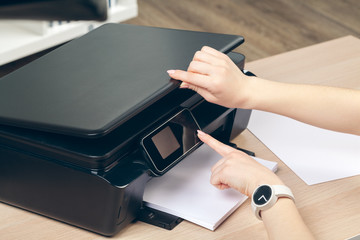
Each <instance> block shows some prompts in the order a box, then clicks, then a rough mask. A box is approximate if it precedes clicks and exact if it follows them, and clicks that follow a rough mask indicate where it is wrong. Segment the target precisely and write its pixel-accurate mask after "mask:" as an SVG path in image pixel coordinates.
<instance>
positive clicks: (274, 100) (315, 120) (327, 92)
mask: <svg viewBox="0 0 360 240" xmlns="http://www.w3.org/2000/svg"><path fill="white" fill-rule="evenodd" d="M251 80H253V81H251V84H250V87H249V91H251V93H250V94H249V95H250V96H251V97H249V100H248V108H252V109H257V110H263V111H267V112H273V113H276V114H280V115H284V116H287V117H290V118H293V119H296V120H298V121H301V122H305V123H308V124H311V125H314V126H317V127H321V128H325V129H330V130H334V131H339V132H345V133H352V134H356V135H360V124H359V123H360V91H358V90H353V89H342V88H335V87H326V86H316V85H301V84H287V83H280V82H274V81H268V80H264V79H260V78H254V79H251Z"/></svg>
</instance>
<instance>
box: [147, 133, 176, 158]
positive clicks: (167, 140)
mask: <svg viewBox="0 0 360 240" xmlns="http://www.w3.org/2000/svg"><path fill="white" fill-rule="evenodd" d="M151 140H152V141H153V142H154V144H155V147H156V148H157V150H158V151H159V153H160V155H161V157H162V158H163V159H165V158H167V157H168V156H169V155H170V154H172V153H173V152H175V151H176V150H177V149H178V148H179V147H180V144H179V142H178V141H177V140H176V137H175V135H174V133H173V132H172V131H171V129H170V127H169V126H167V127H165V128H164V129H163V130H161V131H160V132H159V133H158V134H156V135H155V136H153V137H152V138H151Z"/></svg>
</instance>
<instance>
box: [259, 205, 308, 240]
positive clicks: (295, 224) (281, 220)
mask: <svg viewBox="0 0 360 240" xmlns="http://www.w3.org/2000/svg"><path fill="white" fill-rule="evenodd" d="M261 217H262V219H263V222H264V224H265V227H266V230H267V233H268V236H269V239H276V240H282V239H284V240H288V239H292V240H296V239H299V240H310V239H311V240H313V239H314V237H313V235H312V233H311V232H310V230H309V229H308V227H307V226H306V225H305V223H304V222H303V220H302V218H301V216H300V214H299V212H298V210H297V208H296V206H295V203H294V202H293V201H292V200H291V199H289V198H279V199H278V201H277V203H276V204H275V205H274V206H272V207H271V208H270V209H268V210H265V211H261Z"/></svg>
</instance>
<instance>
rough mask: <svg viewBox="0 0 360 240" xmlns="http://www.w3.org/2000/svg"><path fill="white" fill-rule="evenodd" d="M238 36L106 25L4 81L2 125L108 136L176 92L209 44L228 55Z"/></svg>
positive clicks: (1, 82)
mask: <svg viewBox="0 0 360 240" xmlns="http://www.w3.org/2000/svg"><path fill="white" fill-rule="evenodd" d="M243 41H244V39H243V38H242V37H241V36H235V35H226V34H214V33H205V32H193V31H185V30H174V29H163V28H155V27H145V26H135V25H126V24H105V25H103V26H101V27H99V28H98V29H95V30H93V31H91V32H90V33H88V34H86V35H84V36H82V37H80V38H78V39H75V40H73V41H71V42H69V43H67V44H64V45H63V46H61V47H59V48H57V49H55V50H54V51H52V52H50V53H48V54H47V55H45V56H43V57H41V58H39V59H37V60H35V61H33V62H31V63H29V64H28V65H26V66H24V67H22V68H20V69H19V70H17V71H15V72H13V73H10V74H8V75H7V76H5V77H3V78H2V79H0V124H2V125H7V126H13V127H21V128H28V129H33V130H40V131H45V132H52V133H60V134H65V135H70V136H77V137H99V136H103V135H105V134H107V133H109V132H111V131H112V130H113V129H115V128H116V127H117V126H119V125H120V124H122V123H123V122H125V121H127V120H129V119H130V118H131V117H132V116H134V115H136V114H137V113H138V112H140V111H142V110H143V109H144V108H146V107H147V106H149V105H150V104H152V103H153V102H154V101H156V100H157V99H159V98H161V97H162V96H164V95H166V94H168V93H169V92H171V91H173V90H174V89H176V88H177V87H178V85H179V82H177V81H175V80H171V79H169V76H168V75H167V73H166V70H168V69H176V68H177V69H187V67H188V64H189V62H190V61H191V59H192V57H193V54H194V53H195V51H197V50H199V49H201V47H202V46H204V45H207V46H211V47H213V48H215V49H218V50H219V51H221V52H224V53H227V52H229V51H231V50H232V49H234V48H235V47H237V46H239V45H240V44H241V43H242V42H243Z"/></svg>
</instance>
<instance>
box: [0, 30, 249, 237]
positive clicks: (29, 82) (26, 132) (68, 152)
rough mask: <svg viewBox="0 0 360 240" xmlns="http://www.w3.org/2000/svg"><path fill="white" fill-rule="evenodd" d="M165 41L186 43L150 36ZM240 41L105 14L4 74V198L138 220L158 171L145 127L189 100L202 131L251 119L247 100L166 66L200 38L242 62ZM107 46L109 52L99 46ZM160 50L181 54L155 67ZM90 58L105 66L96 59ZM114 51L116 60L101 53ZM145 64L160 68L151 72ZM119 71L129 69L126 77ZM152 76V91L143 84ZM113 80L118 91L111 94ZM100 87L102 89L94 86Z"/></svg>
mask: <svg viewBox="0 0 360 240" xmlns="http://www.w3.org/2000/svg"><path fill="white" fill-rule="evenodd" d="M178 34H180V35H178ZM124 36H127V37H124ZM179 36H181V38H180V37H179ZM135 37H136V39H135V40H134V41H135V42H132V39H134V38H135ZM156 37H158V38H161V41H162V42H161V43H159V42H157V41H156V39H154V38H156ZM124 38H125V40H124ZM190 40H195V41H190ZM122 41H125V42H122ZM148 41H154V43H152V44H150V45H148V46H146V49H145V48H144V49H142V48H141V47H137V48H136V46H135V48H132V50H131V51H130V50H129V51H127V50H126V49H129V48H130V49H131V47H132V46H133V45H136V44H139V43H138V42H146V44H148ZM159 41H160V40H159ZM181 41H185V43H181ZM186 41H189V42H191V43H192V44H193V45H194V46H191V47H189V46H188V45H189V44H188V43H187V42H186ZM166 42H171V44H173V45H171V46H177V47H179V48H180V49H178V50H176V52H169V54H168V55H166V54H163V55H161V56H160V55H158V54H157V53H153V51H159V49H156V48H155V50H154V49H152V48H151V46H153V45H154V46H155V47H159V44H160V45H163V47H164V48H165V49H168V50H169V49H172V48H170V47H171V46H170V47H169V48H166V46H164V43H166ZM174 42H175V43H174ZM242 42H243V39H242V37H239V36H232V35H224V34H208V33H198V32H189V31H181V30H169V29H159V28H150V27H140V26H131V25H118V24H107V25H104V26H103V27H100V28H99V29H97V30H94V31H93V32H91V33H89V34H87V35H85V36H84V37H82V38H79V39H76V40H74V41H72V42H70V43H68V44H65V45H64V46H62V47H60V48H58V49H56V50H55V51H53V52H51V53H49V54H48V55H45V56H44V57H42V58H40V59H39V60H36V61H34V62H32V63H30V64H28V65H27V66H25V67H23V68H21V69H19V70H17V71H16V72H14V73H11V74H9V75H7V76H5V77H3V78H2V79H0V98H1V99H0V112H1V113H0V201H1V202H4V203H7V204H10V205H13V206H16V207H20V208H22V209H26V210H29V211H32V212H35V213H38V214H41V215H44V216H47V217H50V218H53V219H57V220H60V221H62V222H66V223H69V224H72V225H75V226H78V227H81V228H84V229H87V230H90V231H93V232H96V233H100V234H103V235H106V236H112V235H114V234H116V233H117V232H118V231H120V230H121V229H123V228H124V227H126V226H127V225H128V224H129V223H130V222H132V221H134V220H136V218H137V216H138V214H139V211H140V209H141V207H142V196H143V193H144V189H145V187H146V183H147V181H148V180H149V179H150V178H151V177H152V176H151V174H149V166H148V164H147V162H146V161H145V159H144V155H143V154H142V152H141V149H140V144H139V143H140V139H141V137H142V136H144V134H146V133H147V132H148V131H150V130H151V129H153V128H154V127H156V126H157V125H159V124H161V123H162V122H164V121H166V119H168V118H169V117H171V116H173V115H174V114H176V113H177V112H179V111H181V110H182V109H184V108H186V109H189V110H190V111H191V113H192V114H193V116H194V118H195V119H196V121H197V122H198V124H199V126H200V128H201V129H202V130H203V131H205V132H207V133H210V134H212V135H213V136H215V137H216V138H218V139H220V140H222V141H225V142H228V141H230V140H231V139H232V138H234V137H235V136H237V135H238V134H239V133H241V132H242V131H243V130H244V129H245V128H246V126H247V123H248V120H249V117H250V113H251V110H244V109H228V108H225V107H221V106H218V105H215V104H211V103H209V102H207V101H205V100H204V99H203V98H202V97H201V96H200V95H198V94H197V93H195V92H193V91H191V90H189V89H180V88H178V86H179V84H180V83H179V82H178V81H176V80H173V79H169V78H168V77H166V75H164V73H163V72H166V70H167V69H170V68H171V67H177V68H180V69H184V68H185V67H186V64H188V63H189V61H190V60H191V56H192V55H193V53H194V52H195V50H196V49H199V48H200V47H201V46H202V45H210V46H212V47H214V48H216V49H218V50H220V51H222V52H224V53H227V54H229V56H230V57H231V59H233V61H234V62H235V63H236V64H237V65H238V67H239V68H241V69H242V68H243V67H244V61H245V59H244V56H243V55H241V54H238V53H233V52H230V51H231V50H232V49H234V48H235V47H237V46H238V45H239V44H241V43H242ZM146 44H145V45H146ZM94 47H95V48H96V49H95V50H94ZM107 48H113V49H112V50H111V51H113V52H112V53H110V52H109V53H107V54H102V53H103V52H104V51H108V49H107ZM115 48H121V49H122V50H124V49H125V50H124V51H122V52H121V51H119V52H117V51H118V50H115ZM134 49H138V50H136V51H135V50H134ZM93 50H94V51H93ZM114 51H115V53H114ZM169 51H170V50H169ZM184 52H185V53H186V54H187V55H186V54H184ZM177 53H179V54H178V55H176V54H177ZM112 54H113V55H112ZM154 56H155V57H156V60H157V61H159V62H164V59H162V58H163V57H166V56H167V57H168V58H169V59H172V58H174V59H175V60H176V59H177V60H176V61H175V62H172V61H169V63H168V64H169V65H168V66H167V65H166V63H165V64H164V65H157V66H161V68H160V69H155V70H154V68H156V66H155V67H154V66H152V65H151V61H156V60H155V59H154ZM94 58H97V61H96V62H97V64H99V66H96V67H95V66H94V67H93V66H92V65H90V64H94V60H93V59H94ZM144 58H145V60H144ZM64 59H67V61H73V62H72V63H69V62H67V61H65V60H64ZM139 59H142V60H139ZM115 60H116V61H118V62H116V64H114V63H111V64H110V63H108V62H103V61H115ZM123 61H127V63H126V64H127V65H126V64H125V65H126V67H122V66H123V64H124V63H123ZM84 62H86V63H84ZM129 62H130V63H131V64H130V65H129ZM84 64H87V65H84ZM109 64H110V65H111V67H110V68H109ZM133 64H134V65H136V64H140V65H138V66H137V68H138V69H143V70H139V71H140V73H139V72H138V73H133V75H134V76H142V77H140V78H136V77H131V76H132V75H131V74H132V73H131V71H133V70H131V69H129V68H130V67H132V65H133ZM74 65H76V68H74ZM149 65H150V67H149ZM137 68H135V67H134V69H137ZM41 69H43V71H41ZM149 69H150V70H151V71H155V72H156V73H155V75H154V74H151V73H150V74H149V72H146V71H150V70H149ZM98 71H104V72H102V73H100V74H99V73H98ZM109 71H112V72H111V73H109ZM159 71H160V72H161V74H160V75H156V74H157V72H159ZM117 72H126V74H125V75H126V76H128V78H127V79H123V78H124V75H122V77H119V76H117V75H116V74H117ZM94 76H96V77H94ZM97 76H103V79H99V77H97ZM147 76H148V78H147ZM155 78H156V79H155ZM158 78H162V79H160V80H159V79H158ZM104 79H105V80H104ZM114 79H115V80H116V79H120V80H119V81H123V82H118V81H115V80H114ZM152 79H155V80H152ZM59 81H60V82H59ZM146 81H150V83H151V85H152V87H154V89H155V91H154V90H153V89H148V88H149V87H147V86H146V87H145V88H142V87H140V89H139V87H138V85H139V84H140V85H141V84H145V85H146V84H147V83H146ZM151 81H152V82H151ZM87 84H88V85H87ZM54 85H55V86H56V87H54ZM84 88H85V90H84ZM115 88H118V89H117V90H116V91H117V92H118V94H119V96H114V94H115V92H116V91H115V90H114V92H112V90H113V89H115ZM94 89H95V92H96V93H99V95H93V93H94V92H93V91H94ZM66 90H68V91H66ZM96 90H97V91H96ZM126 91H130V94H131V95H136V96H134V99H135V100H136V101H126V99H130V98H131V97H133V96H130V95H129V97H128V98H126V99H125V100H121V101H123V102H121V104H120V105H117V104H119V103H118V102H116V101H117V100H118V99H117V98H118V97H119V98H121V96H120V95H121V94H128V93H126ZM100 93H101V94H100ZM140 93H143V94H140ZM109 94H110V95H111V96H108V95H109ZM83 99H86V101H85V102H86V104H84V101H83ZM67 101H68V102H69V103H70V104H68V102H67ZM118 106H120V107H118ZM124 106H125V108H123V107H124ZM9 108H10V109H9ZM84 108H85V109H84ZM107 108H108V109H107ZM120 108H121V109H120ZM119 109H120V110H119ZM114 112H115V113H116V114H114ZM99 115H100V116H99ZM114 116H115V117H114ZM59 119H60V120H59ZM175 167H176V166H175ZM165 174H166V173H165Z"/></svg>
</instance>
